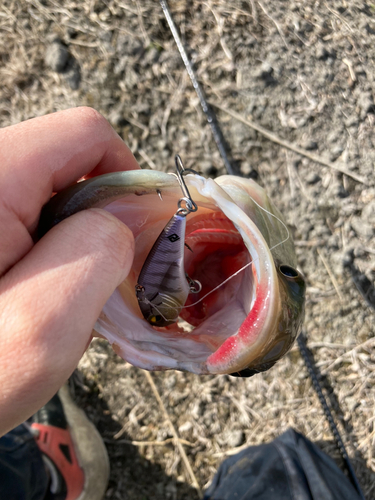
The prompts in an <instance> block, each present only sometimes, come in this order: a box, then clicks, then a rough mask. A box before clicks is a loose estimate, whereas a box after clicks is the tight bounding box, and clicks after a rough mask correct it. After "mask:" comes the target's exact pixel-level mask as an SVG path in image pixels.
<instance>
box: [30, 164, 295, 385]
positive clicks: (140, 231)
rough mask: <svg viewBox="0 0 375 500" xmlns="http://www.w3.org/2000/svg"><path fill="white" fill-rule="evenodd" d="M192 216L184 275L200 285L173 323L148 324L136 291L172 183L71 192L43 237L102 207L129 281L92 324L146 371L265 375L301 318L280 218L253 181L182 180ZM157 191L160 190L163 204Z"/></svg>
mask: <svg viewBox="0 0 375 500" xmlns="http://www.w3.org/2000/svg"><path fill="white" fill-rule="evenodd" d="M185 181H186V184H187V186H188V188H189V191H190V193H191V196H192V199H193V200H194V201H195V203H196V204H197V205H198V211H197V212H196V213H194V214H190V215H188V217H187V224H186V237H185V243H186V246H187V248H186V250H185V257H184V264H185V271H186V273H187V274H188V275H189V276H190V277H191V278H192V279H194V280H197V281H199V282H200V283H201V285H202V288H201V290H200V291H199V292H198V293H194V294H190V295H189V297H188V300H187V302H186V303H185V305H184V307H183V308H182V310H181V311H180V315H179V319H178V321H177V322H176V323H174V324H172V325H169V326H166V327H155V326H152V325H151V324H149V323H148V322H147V321H146V320H145V319H144V317H143V315H142V313H141V310H140V307H139V304H138V300H137V297H136V294H135V286H136V284H137V279H138V276H139V274H140V271H141V269H142V266H143V264H144V262H145V260H146V258H147V255H148V253H149V252H150V250H151V247H152V246H153V244H154V242H155V240H156V239H157V237H158V236H159V234H160V232H161V231H162V230H163V228H164V226H165V225H166V223H167V222H168V220H169V219H170V217H171V216H172V215H173V213H174V212H175V211H176V203H177V201H178V199H179V198H180V194H181V192H180V187H179V184H178V182H177V179H176V178H175V177H174V176H172V175H169V174H165V173H162V172H156V171H131V172H121V173H114V174H107V175H104V176H100V177H96V178H94V179H90V180H88V181H84V182H82V183H79V184H77V185H76V186H73V187H72V188H69V189H68V190H67V191H66V192H63V193H59V194H58V195H56V196H55V197H54V198H52V200H51V201H50V202H49V204H47V205H46V207H45V209H44V211H43V213H42V218H41V223H40V227H41V233H43V232H45V231H46V230H48V229H49V227H51V226H52V225H54V224H56V223H58V222H59V221H60V220H62V219H64V218H65V217H67V216H69V215H71V214H73V213H75V212H77V211H79V210H82V209H85V208H90V207H93V206H96V207H102V208H105V209H106V210H108V211H109V212H111V213H112V214H114V215H115V216H116V217H118V218H119V219H120V220H121V221H123V222H124V223H125V224H126V225H127V226H128V227H129V228H130V229H131V230H132V232H133V234H134V238H135V258H134V262H133V266H132V269H131V272H130V274H129V276H128V277H127V279H126V280H125V281H124V282H123V283H122V284H121V285H120V286H119V287H118V288H117V289H116V290H115V292H114V293H113V294H112V296H111V297H110V299H109V300H108V301H107V303H106V304H105V306H104V308H103V311H102V313H101V315H100V317H99V319H98V321H97V323H96V325H95V331H96V333H97V334H99V335H101V336H103V337H105V338H107V339H108V341H109V342H110V343H111V344H112V346H113V348H114V349H115V351H116V352H117V353H118V354H119V355H120V356H121V357H123V358H124V359H125V360H127V361H128V362H130V363H131V364H133V365H135V366H138V367H141V368H145V369H148V370H166V369H178V370H187V371H191V372H194V373H198V374H208V373H217V374H219V373H229V374H234V375H236V374H237V375H240V376H249V375H252V374H254V373H256V372H259V371H264V370H266V369H268V368H270V367H271V366H272V365H273V364H274V363H275V362H276V361H277V360H278V359H279V358H280V357H282V356H283V355H284V354H285V353H286V352H287V351H288V349H289V348H290V347H291V345H292V343H293V341H294V340H295V338H296V336H297V335H298V333H299V331H300V328H301V325H302V321H303V316H304V301H305V282H304V280H303V277H302V276H301V274H300V273H299V272H298V271H297V270H296V269H295V268H296V257H295V253H294V247H293V243H292V241H291V239H290V237H289V233H288V230H287V228H286V226H285V224H284V223H283V222H282V219H281V215H280V213H279V212H278V210H277V209H276V208H275V207H274V206H273V204H272V203H271V201H270V200H269V198H268V197H267V195H266V194H265V191H264V190H263V189H262V188H260V187H259V186H258V185H257V184H256V183H255V182H253V181H251V180H246V179H240V178H237V177H232V176H222V177H219V178H218V179H216V180H215V181H214V180H212V179H205V178H203V177H201V176H198V175H187V176H186V177H185ZM158 193H161V198H160V197H159V195H158Z"/></svg>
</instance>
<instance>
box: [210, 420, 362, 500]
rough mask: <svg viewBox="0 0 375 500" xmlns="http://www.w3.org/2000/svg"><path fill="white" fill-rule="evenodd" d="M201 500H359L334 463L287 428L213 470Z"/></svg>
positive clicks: (302, 437) (310, 443) (297, 433)
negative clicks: (213, 475)
mask: <svg viewBox="0 0 375 500" xmlns="http://www.w3.org/2000/svg"><path fill="white" fill-rule="evenodd" d="M204 500H361V497H360V496H359V495H358V493H357V491H356V490H355V488H354V486H353V485H352V484H351V482H350V481H349V479H348V478H347V477H346V476H345V474H344V473H343V472H342V471H341V470H340V469H339V468H338V467H337V465H336V464H335V463H334V461H333V460H332V459H331V458H330V457H328V455H326V454H325V453H323V451H321V450H320V449H319V448H318V447H317V446H315V445H314V444H313V443H312V442H311V441H309V440H308V439H307V438H305V437H304V436H303V435H302V434H300V433H299V432H296V431H295V430H293V429H289V430H288V431H286V432H285V433H284V434H282V435H281V436H279V437H278V438H277V439H275V440H274V441H272V442H271V443H268V444H262V445H260V446H251V447H249V448H247V449H246V450H243V451H242V452H240V453H238V454H237V455H234V456H232V457H230V458H227V459H226V460H225V461H224V462H223V463H222V464H221V466H220V467H219V470H218V472H217V473H216V475H215V477H214V479H213V481H212V484H211V486H210V487H209V488H208V489H207V491H206V493H205V495H204Z"/></svg>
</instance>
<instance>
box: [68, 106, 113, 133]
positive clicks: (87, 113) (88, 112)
mask: <svg viewBox="0 0 375 500" xmlns="http://www.w3.org/2000/svg"><path fill="white" fill-rule="evenodd" d="M76 112H77V114H78V118H79V120H80V121H81V122H82V125H81V126H82V127H85V128H89V129H91V128H93V129H98V128H99V129H106V130H108V129H111V126H110V124H109V123H108V121H107V120H106V119H105V118H104V116H103V115H101V114H100V113H99V111H96V109H94V108H90V107H89V106H81V107H79V108H76Z"/></svg>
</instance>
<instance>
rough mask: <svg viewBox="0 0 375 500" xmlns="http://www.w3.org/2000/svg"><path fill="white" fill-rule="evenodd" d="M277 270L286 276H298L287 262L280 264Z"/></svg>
mask: <svg viewBox="0 0 375 500" xmlns="http://www.w3.org/2000/svg"><path fill="white" fill-rule="evenodd" d="M279 270H280V272H281V274H283V275H284V276H285V277H286V278H298V276H299V272H298V271H297V270H296V269H294V267H291V266H288V265H287V264H282V265H281V266H280V267H279Z"/></svg>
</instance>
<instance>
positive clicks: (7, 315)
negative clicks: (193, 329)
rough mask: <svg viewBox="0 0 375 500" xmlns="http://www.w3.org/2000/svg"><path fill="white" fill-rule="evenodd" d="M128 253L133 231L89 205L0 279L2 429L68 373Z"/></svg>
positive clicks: (121, 275)
mask: <svg viewBox="0 0 375 500" xmlns="http://www.w3.org/2000/svg"><path fill="white" fill-rule="evenodd" d="M133 257H134V238H133V234H132V233H131V231H130V230H129V229H128V228H127V227H126V226H125V225H124V224H123V223H121V222H120V221H119V220H117V219H116V218H115V217H114V216H112V215H111V214H109V213H108V212H105V211H104V210H100V209H91V210H86V211H83V212H80V213H77V214H75V215H73V216H72V217H70V218H68V219H66V220H64V221H63V222H61V223H60V224H58V225H57V226H55V227H54V228H53V229H52V230H51V231H49V232H48V233H47V234H46V235H45V236H44V237H43V238H42V239H41V240H40V241H39V242H38V243H37V244H36V245H35V246H34V247H33V248H32V249H31V251H30V252H29V253H28V254H27V255H26V256H25V257H24V258H23V259H22V260H21V261H20V262H18V263H17V264H16V265H15V266H14V267H13V268H12V269H11V270H10V271H9V272H8V273H7V274H6V275H5V276H4V277H3V278H2V279H1V280H0V311H1V312H0V345H1V349H0V366H1V367H2V369H1V371H0V387H1V395H0V415H2V418H1V422H2V423H1V426H3V424H4V429H3V431H4V430H5V431H6V430H7V429H9V428H11V427H14V425H16V424H17V423H20V422H22V421H23V420H25V419H26V418H27V417H29V416H30V415H31V414H32V413H33V412H35V411H36V410H37V409H38V408H40V407H41V406H42V405H43V404H44V403H45V402H46V401H48V399H49V398H51V397H52V396H53V394H54V393H55V392H56V391H57V390H58V389H59V387H60V386H61V385H62V384H63V383H64V381H65V380H66V379H67V378H68V377H69V376H70V374H71V373H72V371H73V370H74V368H75V367H76V366H77V363H78V361H79V359H80V357H81V356H82V354H83V352H84V350H85V348H86V346H87V344H88V342H89V339H90V336H91V331H92V329H93V326H94V324H95V321H96V319H97V318H98V316H99V314H100V311H101V309H102V307H103V305H104V304H105V302H106V301H107V299H108V298H109V296H110V295H111V294H112V292H113V291H114V290H115V288H116V287H117V286H118V285H119V284H120V283H121V281H123V280H124V279H125V278H126V276H127V275H128V273H129V271H130V268H131V265H132V262H133ZM1 430H2V428H0V435H1Z"/></svg>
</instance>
